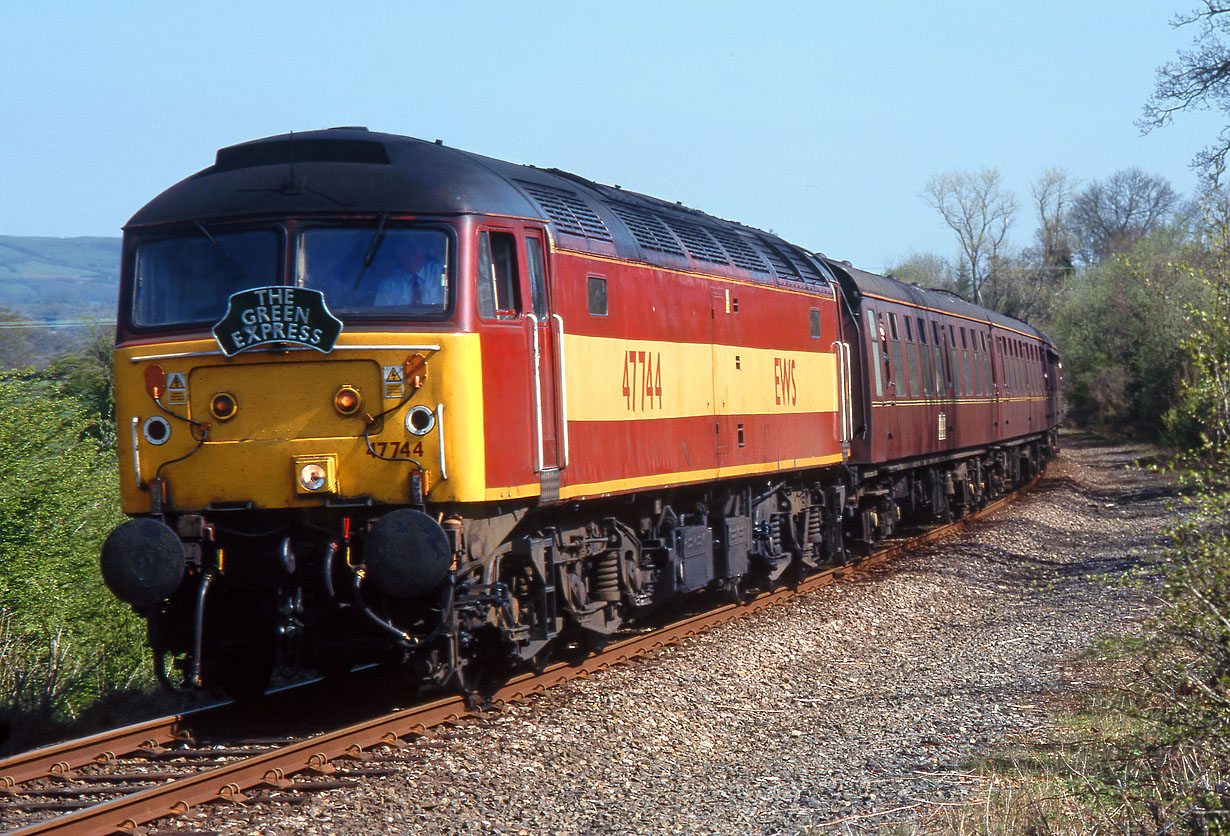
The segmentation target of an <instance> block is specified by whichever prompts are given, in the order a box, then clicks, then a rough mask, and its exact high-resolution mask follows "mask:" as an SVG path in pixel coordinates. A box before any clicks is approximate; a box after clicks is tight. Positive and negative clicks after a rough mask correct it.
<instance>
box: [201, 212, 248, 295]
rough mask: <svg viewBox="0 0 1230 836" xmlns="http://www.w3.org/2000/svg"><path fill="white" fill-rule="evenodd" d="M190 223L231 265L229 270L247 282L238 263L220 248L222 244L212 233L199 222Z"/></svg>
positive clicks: (225, 250) (222, 247)
mask: <svg viewBox="0 0 1230 836" xmlns="http://www.w3.org/2000/svg"><path fill="white" fill-rule="evenodd" d="M192 223H193V224H195V225H196V228H197V229H199V230H200V231H201V234H202V235H204V236H205V238H206V239H208V241H209V243H211V244H213V245H214V247H215V248H216V249H217V250H218V252H220V253H222V257H223V258H225V259H226V263H227V264H229V265H231V269H232V270H234V271H235V275H236V276H238V277H239V278H241V279H243V280H244V281H245V282H246V281H248V280H249V279H248V274H247V273H246V272H244V269H243V268H242V267H240V266H239V262H238V261H236V260H235V257H234V256H232V255H231V253H230V251H229V250H228V249H227V248H226V247H224V246H222V242H221V241H219V240H218V239H217V238H215V237H214V234H213V233H212V232H210V231H209V230H208V229H206V227H205V224H203V223H201V222H200V221H193V222H192Z"/></svg>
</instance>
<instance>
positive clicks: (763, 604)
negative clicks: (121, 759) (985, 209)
mask: <svg viewBox="0 0 1230 836" xmlns="http://www.w3.org/2000/svg"><path fill="white" fill-rule="evenodd" d="M1038 478H1040V477H1035V479H1034V480H1033V481H1031V482H1030V483H1029V484H1027V485H1025V486H1023V487H1022V488H1020V489H1018V490H1017V491H1015V492H1013V493H1011V494H1008V495H1006V496H1004V497H1001V498H1000V499H997V500H996V501H994V502H992V503H990V504H988V505H987V506H985V507H984V508H982V509H980V510H978V511H975V512H973V513H971V514H969V515H967V516H965V517H962V518H961V519H959V520H954V521H953V522H951V523H946V524H944V525H940V526H937V527H935V528H932V529H929V530H928V531H926V532H923V533H922V534H920V535H918V536H916V537H913V538H910V539H905V540H901V541H899V542H896V543H893V544H891V545H889V546H888V547H887V548H884V549H881V550H880V551H877V552H875V553H873V554H871V555H868V556H867V557H864V558H862V559H861V560H858V561H856V563H854V564H852V565H846V566H835V567H830V568H828V569H825V570H823V571H821V572H819V573H817V574H815V575H812V576H810V577H808V578H807V579H805V580H803V581H802V582H801V583H799V584H798V585H797V586H793V587H790V586H788V587H783V588H780V589H777V590H774V591H769V592H764V593H762V594H760V595H758V596H757V597H755V598H754V599H752V600H750V601H748V602H746V603H742V604H728V605H726V606H723V607H719V608H717V609H714V610H710V611H707V612H704V613H701V614H698V615H694V616H691V617H688V618H684V619H681V620H680V621H676V622H674V623H673V624H670V625H668V626H666V627H664V628H661V629H659V630H656V631H654V632H652V633H648V634H646V635H643V636H636V637H631V638H628V639H623V640H621V641H618V642H614V643H612V644H610V645H608V646H607V647H606V648H605V649H604V650H603V651H602V652H601V653H598V654H596V655H593V656H589V657H587V658H585V659H583V660H581V661H580V662H576V663H567V662H557V663H555V664H552V665H550V666H548V667H547V668H546V670H544V671H543V672H541V673H527V674H523V675H521V676H518V677H515V678H513V679H512V680H510V681H509V682H508V683H507V684H505V685H504V686H502V687H501V688H499V689H498V690H497V691H495V692H494V693H493V694H491V695H490V696H489V697H488V702H487V705H488V706H490V707H492V708H495V709H498V708H500V707H501V706H504V705H508V704H511V703H514V702H519V701H521V700H524V699H525V698H526V697H527V696H529V695H532V694H536V693H543V692H545V691H547V690H549V689H551V688H554V687H557V686H559V685H561V684H563V683H565V682H567V681H569V680H572V679H577V678H584V677H587V676H590V675H592V674H594V673H597V672H600V671H603V670H606V669H607V668H609V667H611V666H612V665H617V664H623V663H627V662H630V661H632V660H634V659H636V658H638V657H642V656H645V655H646V654H648V653H651V652H653V651H655V650H658V649H660V648H664V647H667V646H669V645H673V644H677V643H678V642H680V641H682V640H685V639H687V638H690V637H693V636H697V635H699V634H701V633H703V632H706V631H708V630H710V629H712V628H714V627H717V626H720V625H722V624H726V623H728V622H731V621H733V620H735V619H738V618H745V617H747V616H750V615H753V614H755V613H758V612H761V611H763V610H765V609H768V608H770V607H773V606H780V605H783V604H785V603H787V602H789V601H790V600H792V599H794V598H798V597H802V596H805V595H807V594H809V593H810V592H812V591H814V590H816V589H818V588H820V587H822V586H826V585H827V584H830V583H832V582H833V581H835V580H838V579H840V578H842V577H844V576H846V575H849V574H861V573H862V572H863V571H865V570H866V569H868V568H871V567H873V566H877V565H880V564H883V563H885V562H887V561H888V560H890V559H891V558H893V557H896V556H898V555H900V554H902V553H904V552H906V551H910V550H913V549H915V548H917V547H919V546H921V545H924V544H926V543H930V542H933V541H935V540H938V539H941V538H943V537H946V536H948V535H950V534H953V533H955V532H957V531H959V530H961V529H964V528H965V527H967V526H968V525H969V524H970V523H972V522H974V521H975V520H978V519H981V518H983V517H985V516H987V515H988V514H991V513H994V512H995V511H997V510H999V509H1001V508H1003V507H1005V506H1006V505H1008V504H1009V503H1011V502H1013V501H1015V500H1016V499H1017V498H1019V497H1020V496H1021V495H1022V494H1023V493H1024V492H1025V491H1027V490H1028V489H1029V488H1031V487H1033V485H1034V484H1036V483H1037V481H1038ZM481 712H482V708H481V707H479V708H474V709H471V708H468V707H467V705H466V702H465V699H464V698H463V697H460V696H457V697H449V698H445V699H440V700H437V701H435V702H431V703H427V704H425V705H422V706H418V707H416V708H412V709H406V710H403V711H398V712H394V713H392V714H387V715H384V716H381V717H377V718H374V719H371V720H367V721H364V722H361V723H357V724H355V725H352V726H348V727H346V728H343V729H339V730H337V731H333V732H327V733H325V734H321V735H318V736H316V737H312V738H308V739H306V740H301V741H296V742H293V743H290V744H288V745H286V746H284V747H281V748H279V749H276V750H273V751H269V752H265V753H262V754H258V755H256V756H254V757H251V758H246V759H244V760H240V761H236V762H233V763H229V764H223V765H220V766H217V767H214V768H212V769H209V770H206V771H203V772H199V773H196V774H194V775H189V776H185V777H183V778H180V779H177V780H174V781H171V782H169V783H165V784H161V785H159V786H154V787H149V788H146V789H142V790H139V791H137V792H134V793H131V794H129V795H127V796H123V797H121V798H116V799H112V800H109V801H105V802H102V803H100V804H97V805H95V806H92V807H89V808H85V809H81V810H76V811H73V812H71V813H68V814H66V815H63V816H60V817H58V818H54V819H49V820H46V821H43V822H38V823H34V824H30V825H26V826H24V827H21V828H18V829H17V830H14V831H11V832H10V834H9V836H34V835H35V834H43V833H57V834H63V836H76V835H77V834H80V835H81V836H97V835H98V834H112V833H141V832H144V831H143V827H142V826H143V825H145V824H147V823H149V822H151V821H154V820H156V819H160V818H163V817H165V816H167V815H176V814H182V813H185V812H187V811H188V810H189V809H191V808H192V807H197V806H200V805H202V804H205V803H208V802H212V801H219V800H222V801H232V802H242V801H244V800H245V798H246V796H245V795H244V791H245V790H251V789H255V788H261V787H270V788H275V789H286V788H289V787H293V783H292V782H291V781H290V780H289V776H291V775H294V774H297V773H302V772H315V773H320V774H328V773H331V772H333V771H334V770H335V769H336V767H335V766H334V765H333V764H332V761H333V760H335V759H339V758H350V759H355V760H363V759H365V758H367V757H369V756H368V755H367V754H366V753H365V752H364V750H366V749H370V748H373V747H376V746H380V745H388V746H391V747H393V748H402V747H404V746H406V745H407V743H408V741H409V740H410V739H411V738H413V737H415V736H418V735H423V734H426V733H427V731H428V730H429V729H431V728H433V727H436V726H441V725H447V724H453V723H458V722H460V721H461V720H463V719H465V718H467V717H472V716H476V715H480V714H481ZM170 719H175V718H164V720H170ZM160 722H163V721H151V725H154V724H157V723H160ZM143 727H144V724H142V725H141V726H134V727H129V728H130V729H138V728H143ZM119 731H126V730H119ZM134 734H135V735H136V736H140V734H141V733H140V732H134ZM98 737H99V738H103V737H105V735H99V736H98ZM70 745H71V743H70V744H64V746H65V747H67V746H70ZM6 763H7V762H6ZM44 774H45V773H44Z"/></svg>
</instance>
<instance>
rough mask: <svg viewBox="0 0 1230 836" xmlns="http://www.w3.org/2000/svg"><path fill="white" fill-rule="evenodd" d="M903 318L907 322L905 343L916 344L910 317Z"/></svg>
mask: <svg viewBox="0 0 1230 836" xmlns="http://www.w3.org/2000/svg"><path fill="white" fill-rule="evenodd" d="M901 318H902V319H903V320H904V321H905V341H906V342H907V343H912V342H914V334H913V332H912V331H911V330H910V317H909V316H908V315H907V316H903V317H901Z"/></svg>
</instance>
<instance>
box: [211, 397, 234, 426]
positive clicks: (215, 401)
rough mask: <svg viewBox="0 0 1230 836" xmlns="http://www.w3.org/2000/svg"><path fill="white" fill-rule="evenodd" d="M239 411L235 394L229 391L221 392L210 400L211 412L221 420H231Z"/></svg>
mask: <svg viewBox="0 0 1230 836" xmlns="http://www.w3.org/2000/svg"><path fill="white" fill-rule="evenodd" d="M238 411H239V404H238V403H236V402H235V396H234V395H231V394H230V393H228V392H219V393H218V394H217V395H214V396H213V398H212V399H211V400H210V401H209V413H210V414H211V415H213V416H214V417H215V418H217V419H218V420H219V421H229V420H231V419H232V418H234V417H235V413H236V412H238Z"/></svg>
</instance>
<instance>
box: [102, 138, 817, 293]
mask: <svg viewBox="0 0 1230 836" xmlns="http://www.w3.org/2000/svg"><path fill="white" fill-rule="evenodd" d="M381 213H390V214H416V215H433V216H441V215H445V216H447V215H462V214H471V213H473V214H483V215H505V216H511V217H521V218H535V219H539V220H541V221H544V222H545V223H547V224H548V225H549V226H550V228H551V230H552V234H553V235H554V237H555V239H556V241H557V242H559V243H560V244H561V245H562V246H565V247H567V248H569V249H574V250H583V251H589V252H593V253H598V254H605V255H613V256H618V257H621V258H627V259H632V260H637V261H643V262H648V263H651V264H658V265H661V266H664V267H670V268H675V269H691V270H699V271H702V272H706V273H717V274H726V275H734V276H739V277H741V278H751V279H753V280H758V281H763V282H766V283H775V282H787V283H798V284H800V285H816V284H827V283H828V282H829V281H831V280H832V277H831V275H829V274H828V272H827V268H826V266H825V265H824V263H823V262H822V261H821V260H820V259H818V258H816V257H815V256H814V255H813V254H811V253H809V252H807V251H805V250H803V249H802V248H800V247H797V246H795V245H793V244H790V243H789V242H787V241H784V240H782V239H781V238H778V237H777V236H775V235H771V234H769V233H767V232H763V231H761V230H757V229H754V228H751V227H747V226H743V225H742V224H738V223H734V222H731V221H725V220H721V219H719V218H715V217H713V216H711V215H707V214H705V213H703V212H699V211H697V210H694V209H689V208H687V207H684V206H682V205H680V204H675V203H669V202H667V201H663V200H659V199H657V198H653V197H649V196H647V195H642V194H636V193H634V192H628V191H625V190H622V189H620V188H618V187H612V186H604V185H602V184H599V183H595V182H593V181H590V180H586V179H585V178H583V177H578V176H576V175H574V174H569V173H567V172H564V171H559V170H556V169H541V168H535V167H534V166H525V165H517V164H515V163H509V162H504V161H502V160H496V159H493V158H491V157H484V156H482V155H479V154H472V153H469V152H467V151H461V150H458V149H456V148H451V147H449V146H446V145H443V144H442V143H440V142H439V141H437V142H426V141H424V140H420V139H413V138H411V137H405V136H396V135H393V134H385V133H376V132H374V131H368V130H367V129H366V128H333V129H329V130H323V131H311V132H307V133H296V134H284V135H281V136H273V137H266V138H264V139H257V140H253V141H251V142H245V143H241V144H239V145H233V146H230V147H228V148H223V149H221V150H220V151H218V154H217V158H216V160H215V163H214V165H212V166H210V167H209V168H206V169H204V170H203V171H200V172H198V173H196V174H194V175H192V176H191V177H189V178H187V179H185V180H183V181H181V182H179V183H177V184H176V185H174V186H172V187H171V188H169V189H167V190H166V191H165V192H163V193H162V194H161V195H159V196H158V197H156V198H154V199H153V200H152V201H150V202H149V203H148V204H147V205H146V206H144V207H143V208H142V209H141V210H140V211H139V212H137V213H136V214H135V215H133V217H132V218H131V219H130V220H129V221H128V224H127V225H126V227H125V229H133V228H137V227H143V226H149V225H159V224H167V223H178V222H184V221H192V220H199V221H217V220H225V219H233V218H239V217H247V216H252V215H263V216H272V217H276V216H280V215H311V214H322V215H323V214H327V215H338V214H342V215H347V214H357V215H376V214H381Z"/></svg>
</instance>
